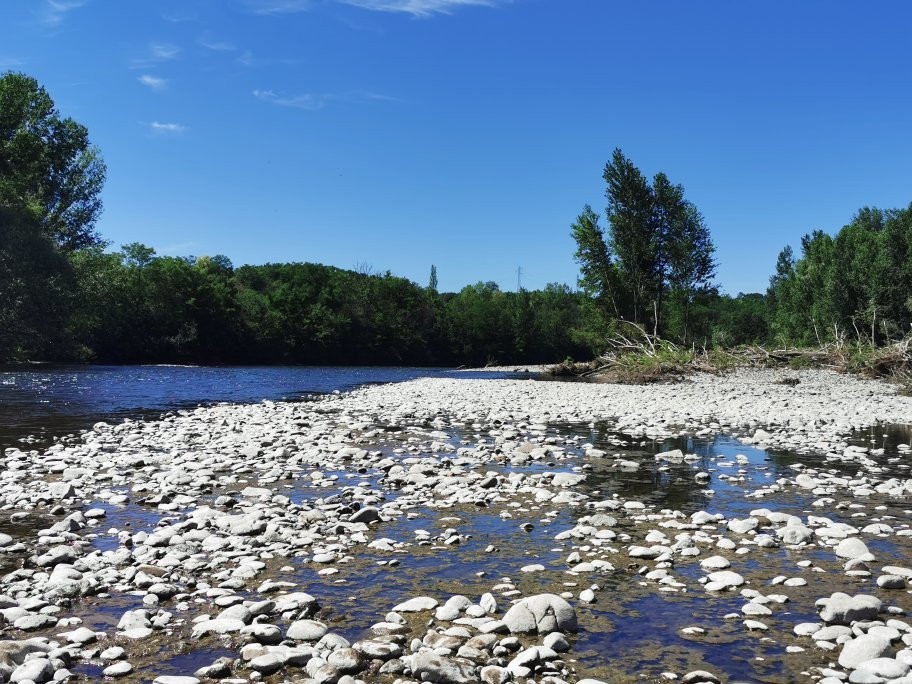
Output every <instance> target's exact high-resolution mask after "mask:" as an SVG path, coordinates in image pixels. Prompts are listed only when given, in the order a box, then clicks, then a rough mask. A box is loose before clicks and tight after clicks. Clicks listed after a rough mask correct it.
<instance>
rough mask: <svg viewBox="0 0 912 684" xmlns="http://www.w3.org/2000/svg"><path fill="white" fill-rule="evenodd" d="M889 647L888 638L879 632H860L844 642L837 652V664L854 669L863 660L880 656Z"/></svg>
mask: <svg viewBox="0 0 912 684" xmlns="http://www.w3.org/2000/svg"><path fill="white" fill-rule="evenodd" d="M889 649H890V640H889V639H888V638H887V637H885V636H881V635H879V634H862V635H861V636H859V637H855V638H854V639H852V640H851V641H847V642H845V644H844V645H843V647H842V652H841V653H840V654H839V664H840V665H842V666H843V667H845V668H848V669H855V668H856V667H858V666H859V665H861V664H862V663H863V662H866V661H868V660H874V659H875V658H880V657H881V656H882V655H883V654H884V653H886V652H887V651H888V650H889Z"/></svg>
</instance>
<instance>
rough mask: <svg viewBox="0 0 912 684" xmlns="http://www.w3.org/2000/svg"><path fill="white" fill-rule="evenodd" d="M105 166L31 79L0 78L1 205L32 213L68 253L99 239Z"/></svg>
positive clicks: (79, 127) (82, 133) (77, 128)
mask: <svg viewBox="0 0 912 684" xmlns="http://www.w3.org/2000/svg"><path fill="white" fill-rule="evenodd" d="M104 181H105V165H104V162H103V161H102V159H101V155H100V153H99V152H98V150H97V148H95V147H93V146H92V145H91V144H90V142H89V134H88V130H87V129H86V127H85V126H83V125H82V124H79V123H76V122H75V121H74V120H73V119H70V118H61V116H60V113H59V112H58V111H57V108H56V107H55V105H54V101H53V100H52V99H51V97H50V95H48V93H47V91H46V90H45V89H44V88H43V87H42V86H40V85H39V84H38V81H36V80H35V79H34V78H31V77H29V76H26V75H24V74H20V73H13V72H7V73H5V74H3V75H2V76H0V204H3V205H5V206H9V207H19V208H20V210H27V211H29V212H31V213H32V214H33V215H34V216H35V218H36V220H37V222H38V225H40V227H41V229H42V230H43V231H44V233H45V235H47V236H48V237H49V238H51V239H53V240H54V241H55V242H56V244H57V245H58V246H59V247H61V248H63V249H65V250H68V251H71V250H74V249H79V248H81V247H88V246H91V245H93V244H97V243H98V242H99V238H98V236H97V235H96V233H95V222H96V220H97V219H98V216H99V215H100V214H101V209H102V203H101V189H102V186H103V185H104Z"/></svg>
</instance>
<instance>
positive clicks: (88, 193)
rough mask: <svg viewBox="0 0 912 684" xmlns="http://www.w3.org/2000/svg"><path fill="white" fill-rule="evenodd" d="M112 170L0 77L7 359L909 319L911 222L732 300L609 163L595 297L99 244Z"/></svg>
mask: <svg viewBox="0 0 912 684" xmlns="http://www.w3.org/2000/svg"><path fill="white" fill-rule="evenodd" d="M105 173H106V169H105V166H104V162H103V160H102V158H101V154H100V152H99V151H98V149H97V148H95V147H94V146H92V145H91V143H90V141H89V136H88V131H87V130H86V128H85V127H84V126H82V125H80V124H78V123H77V122H75V121H73V120H72V119H69V118H62V117H61V115H60V113H59V112H58V111H57V109H56V107H55V106H54V103H53V101H52V99H51V98H50V96H49V95H48V93H47V92H46V91H45V90H44V88H42V87H41V86H40V84H39V83H38V82H37V81H36V80H35V79H33V78H30V77H28V76H26V75H24V74H18V73H11V72H8V73H6V74H4V75H2V76H0V361H18V360H97V361H111V362H124V363H130V362H197V363H301V364H438V365H460V364H471V365H480V364H486V363H494V362H496V363H504V364H520V363H536V362H554V361H560V360H564V359H565V358H566V357H572V358H575V359H584V358H588V357H590V356H592V355H594V354H597V353H599V352H600V351H602V347H603V345H604V341H605V339H606V338H607V336H608V335H610V334H611V333H612V332H613V331H614V330H616V329H617V328H618V326H619V325H622V322H623V321H632V322H634V323H636V324H637V325H640V326H641V327H643V328H644V329H648V330H649V331H650V332H652V331H656V332H658V333H660V334H662V335H664V336H666V337H667V338H669V339H674V340H676V341H679V342H684V343H686V344H688V345H690V344H693V345H700V346H733V345H737V344H743V343H765V342H789V343H802V344H810V343H814V342H816V341H818V340H821V341H824V340H828V339H833V338H844V337H845V336H857V337H870V338H871V339H872V340H875V341H886V340H888V339H891V338H895V337H897V336H901V335H903V334H904V333H906V332H908V330H909V326H910V322H912V251H910V250H912V208H909V209H905V210H895V211H879V210H876V209H864V210H862V211H861V212H860V213H859V214H858V215H857V216H856V218H855V219H854V220H853V221H852V223H850V224H849V225H848V226H846V227H845V228H843V229H842V230H841V231H840V232H839V233H838V234H837V236H836V237H830V236H829V235H827V234H825V233H821V232H816V233H813V234H811V235H808V236H805V238H804V239H803V241H802V254H801V256H800V257H799V258H797V259H796V258H794V256H793V254H792V252H791V251H790V250H789V249H786V250H784V251H783V252H782V254H781V255H780V257H779V261H778V263H777V265H776V271H775V273H774V275H773V277H772V279H771V284H770V288H769V291H768V292H767V293H765V294H739V295H738V296H736V297H731V296H727V295H723V294H720V293H719V291H718V289H717V287H716V286H715V284H714V282H713V279H714V275H715V266H716V265H715V261H714V248H713V244H712V240H711V236H710V233H709V230H708V228H707V227H706V225H705V221H704V219H703V217H702V215H701V214H700V212H699V211H698V210H697V208H696V207H695V206H694V205H693V204H692V203H690V202H689V201H688V200H686V199H685V197H684V189H683V188H682V187H681V186H680V185H674V184H672V183H671V181H670V180H669V179H668V178H667V177H666V176H665V175H664V174H658V175H656V176H655V177H654V178H653V179H652V180H651V181H649V180H648V179H646V178H645V177H644V176H643V174H642V173H641V172H640V171H639V169H637V168H636V167H635V166H634V165H633V163H632V162H631V161H630V160H629V159H627V158H626V157H625V156H624V154H623V153H622V152H621V151H620V150H616V151H615V153H614V155H613V156H612V159H611V161H610V162H609V163H608V164H607V165H606V167H605V172H604V179H605V182H606V197H607V199H608V207H607V210H606V212H605V218H606V220H607V227H606V228H604V229H603V228H602V227H601V226H600V225H599V220H600V216H599V215H598V214H597V213H596V212H594V211H593V210H592V209H591V208H590V207H588V206H586V207H585V208H584V210H583V212H582V213H581V214H580V215H579V216H578V217H577V220H576V221H575V222H574V223H573V224H572V227H571V231H572V235H573V237H574V239H575V241H576V244H577V252H576V259H577V261H578V262H579V264H580V267H581V275H580V280H579V286H580V287H579V288H571V287H568V286H566V285H561V284H551V285H548V286H547V287H546V288H544V289H543V290H534V291H527V290H520V291H519V292H504V291H501V290H500V289H499V288H498V286H497V285H496V284H495V283H491V282H488V283H484V282H481V283H477V284H475V285H469V286H467V287H465V288H463V289H462V290H460V291H459V292H455V293H441V292H438V291H437V270H436V268H435V267H434V266H431V274H430V278H429V282H428V284H427V285H426V286H421V285H418V284H416V283H414V282H411V281H409V280H406V279H404V278H399V277H396V276H394V275H392V274H390V273H389V272H387V273H384V274H373V275H372V274H367V273H360V272H356V271H352V270H345V269H340V268H335V267H332V266H323V265H320V264H311V263H290V264H266V265H263V266H242V267H239V268H234V267H233V265H232V264H231V262H230V261H229V260H228V259H227V258H226V257H223V256H212V257H209V256H201V257H164V256H158V255H156V254H155V251H154V250H153V249H152V248H150V247H147V246H145V245H142V244H139V243H135V244H130V245H124V246H123V247H122V248H121V249H120V250H119V251H110V250H108V248H107V247H108V245H107V244H106V243H105V242H104V241H103V240H102V238H101V236H99V235H98V234H97V232H96V231H95V223H96V220H97V218H98V216H99V215H100V213H101V210H102V203H101V189H102V187H103V185H104V181H105Z"/></svg>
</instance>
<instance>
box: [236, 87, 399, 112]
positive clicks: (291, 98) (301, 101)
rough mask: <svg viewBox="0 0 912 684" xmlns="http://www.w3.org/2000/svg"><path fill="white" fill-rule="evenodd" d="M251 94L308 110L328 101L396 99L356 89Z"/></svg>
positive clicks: (272, 91)
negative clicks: (333, 91) (336, 91)
mask: <svg viewBox="0 0 912 684" xmlns="http://www.w3.org/2000/svg"><path fill="white" fill-rule="evenodd" d="M253 96H254V97H255V98H257V99H258V100H261V101H262V102H268V103H269V104H273V105H277V106H279V107H291V108H293V109H305V110H309V111H316V110H318V109H323V107H325V106H326V105H327V104H329V103H330V102H369V101H384V102H395V101H397V99H396V98H395V97H390V96H389V95H382V94H380V93H373V92H370V91H366V90H356V91H352V92H348V93H302V94H299V95H285V94H283V93H277V92H275V91H274V90H254V91H253Z"/></svg>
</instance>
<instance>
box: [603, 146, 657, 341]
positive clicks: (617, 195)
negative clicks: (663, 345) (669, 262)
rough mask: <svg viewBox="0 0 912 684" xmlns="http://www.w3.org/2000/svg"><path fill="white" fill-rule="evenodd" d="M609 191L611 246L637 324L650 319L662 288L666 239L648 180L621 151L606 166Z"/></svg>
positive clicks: (631, 314) (607, 193) (605, 174)
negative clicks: (626, 286) (664, 239)
mask: <svg viewBox="0 0 912 684" xmlns="http://www.w3.org/2000/svg"><path fill="white" fill-rule="evenodd" d="M603 178H604V179H605V182H606V183H607V185H608V187H607V189H606V191H605V196H606V197H607V199H608V209H607V212H606V214H607V217H608V221H609V223H610V224H611V241H610V246H611V249H612V251H613V252H614V254H615V255H616V257H617V262H618V267H619V270H620V273H621V277H622V279H623V280H625V281H626V282H627V283H628V286H629V288H630V296H631V311H630V312H629V315H630V317H631V318H632V320H633V321H634V322H636V323H642V322H645V321H647V320H648V319H649V314H648V311H649V309H651V308H652V306H653V303H654V302H655V303H657V302H658V295H659V290H660V288H661V280H660V274H661V263H662V258H661V250H662V235H661V230H660V226H659V224H658V222H657V221H656V214H655V196H654V194H653V191H652V188H651V187H650V186H649V182H648V181H647V180H646V177H645V176H644V175H643V174H642V173H641V172H640V170H639V169H638V168H637V167H636V166H635V165H634V164H633V162H631V161H630V160H629V159H628V158H627V157H626V156H624V153H623V152H622V151H621V150H620V149H616V150H615V151H614V153H613V155H612V157H611V161H610V162H608V164H606V165H605V171H604V174H603Z"/></svg>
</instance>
